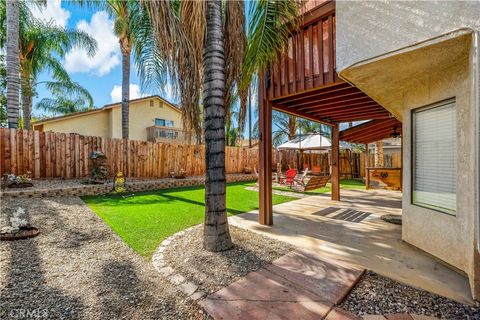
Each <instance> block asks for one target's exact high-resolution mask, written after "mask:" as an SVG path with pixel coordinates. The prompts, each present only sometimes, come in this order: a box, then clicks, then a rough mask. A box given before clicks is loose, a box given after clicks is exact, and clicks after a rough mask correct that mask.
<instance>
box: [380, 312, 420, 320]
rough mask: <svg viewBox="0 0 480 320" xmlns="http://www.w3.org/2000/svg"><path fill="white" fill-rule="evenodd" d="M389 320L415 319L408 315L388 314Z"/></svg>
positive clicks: (386, 316)
mask: <svg viewBox="0 0 480 320" xmlns="http://www.w3.org/2000/svg"><path fill="white" fill-rule="evenodd" d="M385 318H387V320H413V318H412V317H411V316H410V315H409V314H407V313H396V314H386V315H385Z"/></svg>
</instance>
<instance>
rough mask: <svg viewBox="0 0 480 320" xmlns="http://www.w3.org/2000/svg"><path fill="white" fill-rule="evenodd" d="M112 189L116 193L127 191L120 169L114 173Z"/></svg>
mask: <svg viewBox="0 0 480 320" xmlns="http://www.w3.org/2000/svg"><path fill="white" fill-rule="evenodd" d="M113 191H115V192H118V193H122V192H126V191H127V188H126V186H125V177H124V176H123V173H122V171H119V172H118V173H117V174H116V176H115V179H114V180H113Z"/></svg>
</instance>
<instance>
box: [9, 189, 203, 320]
mask: <svg viewBox="0 0 480 320" xmlns="http://www.w3.org/2000/svg"><path fill="white" fill-rule="evenodd" d="M18 206H21V207H23V208H25V209H26V211H27V216H28V219H29V221H30V222H31V224H32V225H33V226H36V227H37V228H39V229H40V232H41V233H40V235H39V236H37V237H36V238H33V239H27V240H19V241H14V242H0V296H1V299H0V319H12V318H45V319H47V318H48V319H203V318H206V317H207V316H206V315H205V313H204V312H203V311H202V310H201V309H200V308H199V307H198V306H197V305H196V304H195V303H193V302H191V301H190V300H188V299H187V298H186V297H185V296H184V295H183V294H181V293H180V292H178V291H177V290H176V289H175V288H174V287H173V285H171V284H170V283H169V282H167V281H165V280H163V279H162V278H161V277H160V275H159V274H158V272H157V271H156V270H155V269H154V268H153V266H152V265H151V263H150V262H149V261H146V260H144V259H143V258H141V257H140V256H138V255H137V254H136V253H135V252H134V251H132V250H131V249H130V248H129V247H128V246H126V245H125V244H124V243H123V241H122V240H121V239H120V238H119V237H117V236H116V235H115V234H114V233H113V232H112V231H111V230H110V229H109V228H108V226H107V225H105V224H104V223H103V221H102V220H101V219H100V218H99V217H97V216H96V215H95V214H94V213H93V212H91V211H90V210H89V209H88V207H87V206H86V205H85V204H84V203H83V202H82V201H81V200H80V199H79V198H77V197H63V198H30V199H5V198H4V199H2V203H1V216H2V219H0V220H1V221H2V222H5V221H8V219H7V217H8V216H9V215H11V214H12V212H13V211H14V210H16V208H17V207H18Z"/></svg>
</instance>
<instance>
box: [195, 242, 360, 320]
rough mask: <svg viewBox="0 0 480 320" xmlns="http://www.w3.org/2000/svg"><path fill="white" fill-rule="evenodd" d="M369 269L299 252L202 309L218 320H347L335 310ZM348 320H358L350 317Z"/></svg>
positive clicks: (227, 290) (236, 285)
mask: <svg viewBox="0 0 480 320" xmlns="http://www.w3.org/2000/svg"><path fill="white" fill-rule="evenodd" d="M363 272H364V269H363V268H361V267H358V266H354V265H348V264H345V263H340V262H336V261H333V260H331V259H326V258H324V257H320V256H319V255H318V254H315V253H313V252H309V251H305V250H295V251H292V252H290V253H288V254H286V255H285V256H283V257H281V258H279V259H277V260H275V261H274V262H273V263H272V264H269V265H266V266H264V267H263V268H261V269H259V270H258V271H256V272H252V273H250V274H249V275H247V276H246V277H245V278H242V279H240V280H238V281H236V282H234V283H233V284H231V285H229V286H228V287H225V288H223V289H221V290H219V291H217V292H216V293H213V294H211V295H209V296H208V297H206V298H205V299H203V300H201V301H199V304H200V305H201V306H202V307H203V308H204V309H205V310H206V311H207V312H208V313H209V314H210V315H211V316H212V317H213V318H214V319H231V320H234V319H306V320H308V319H324V318H326V317H327V316H328V315H329V314H332V312H333V314H332V316H334V318H331V319H341V318H339V316H340V314H343V311H342V310H341V309H336V308H334V306H335V305H336V304H338V303H339V302H340V301H342V300H343V298H344V297H345V296H346V295H347V294H348V292H349V291H350V289H351V288H352V287H353V286H354V285H355V284H356V282H357V281H358V280H359V278H360V277H361V275H362V274H363ZM344 316H345V319H355V318H354V317H349V315H347V314H344Z"/></svg>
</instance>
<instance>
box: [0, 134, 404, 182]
mask: <svg viewBox="0 0 480 320" xmlns="http://www.w3.org/2000/svg"><path fill="white" fill-rule="evenodd" d="M93 151H102V152H103V153H104V154H105V155H106V156H107V166H108V168H109V171H110V173H111V174H114V173H116V172H118V171H126V172H127V175H128V176H129V177H134V178H163V177H168V176H170V172H172V171H179V170H181V169H182V170H186V171H187V175H189V176H192V175H202V174H204V173H205V147H204V146H203V145H187V144H168V143H161V142H156V143H155V142H147V141H133V140H122V139H107V138H101V137H91V136H81V135H78V134H73V133H71V134H66V133H54V132H40V131H27V130H15V129H4V128H0V152H1V153H0V173H1V174H4V173H13V174H16V175H19V174H24V173H26V172H27V171H29V172H31V176H32V177H33V178H35V179H40V178H64V179H69V178H84V177H87V176H89V175H90V172H91V169H92V167H91V166H92V162H91V160H90V155H91V153H92V152H93ZM272 158H273V160H272V162H273V163H272V167H273V168H276V167H277V166H276V164H277V163H281V164H282V169H283V170H286V168H287V167H288V166H291V167H293V168H303V167H304V166H305V165H308V166H309V167H310V168H312V167H319V168H320V171H321V172H324V173H328V172H329V170H330V161H329V156H328V153H323V154H318V153H312V154H309V153H303V154H302V155H300V152H298V151H295V150H282V151H279V150H273V157H272ZM370 163H371V164H373V154H371V155H370ZM127 164H128V165H127ZM385 165H386V166H390V167H396V166H400V155H399V154H398V155H396V154H394V155H385ZM225 167H226V172H227V173H241V172H243V169H244V168H245V167H251V168H253V167H257V168H258V149H257V148H252V149H248V148H240V147H227V148H226V150H225ZM364 169H365V156H364V154H363V153H352V152H350V151H348V150H342V151H341V153H340V172H341V177H342V178H361V177H364V175H365V170H364Z"/></svg>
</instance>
